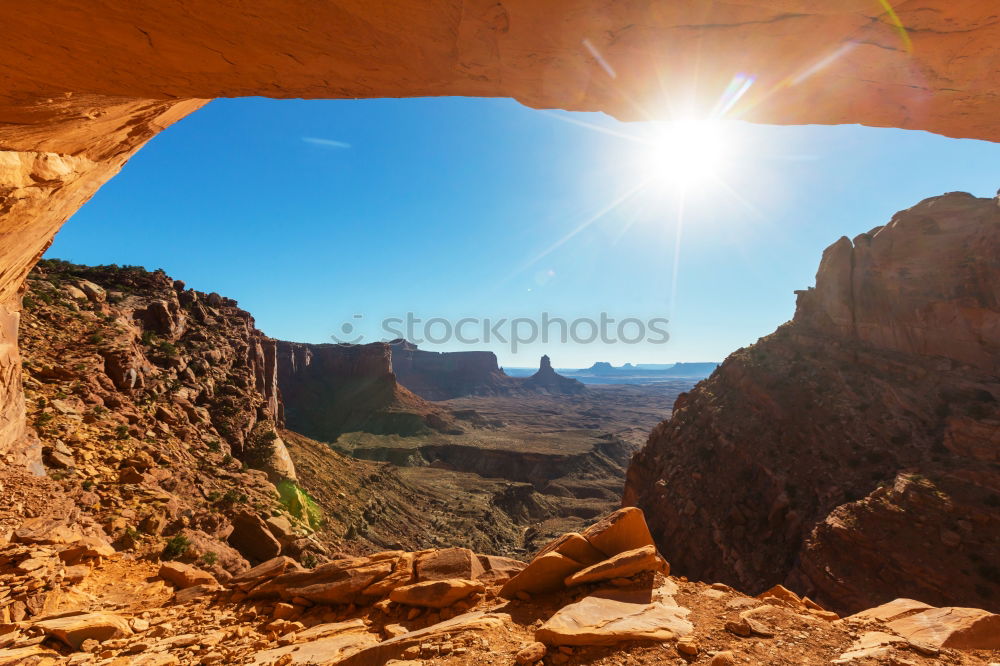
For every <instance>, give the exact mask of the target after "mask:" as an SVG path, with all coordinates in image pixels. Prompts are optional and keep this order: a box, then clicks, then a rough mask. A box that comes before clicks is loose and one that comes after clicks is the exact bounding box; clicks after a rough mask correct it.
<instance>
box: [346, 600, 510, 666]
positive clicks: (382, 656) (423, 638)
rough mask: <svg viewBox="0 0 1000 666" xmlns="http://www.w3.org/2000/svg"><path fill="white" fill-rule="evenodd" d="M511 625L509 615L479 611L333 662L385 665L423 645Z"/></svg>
mask: <svg viewBox="0 0 1000 666" xmlns="http://www.w3.org/2000/svg"><path fill="white" fill-rule="evenodd" d="M510 623H511V619H510V615H507V614H505V613H487V612H484V611H476V612H473V613H465V614H463V615H459V616H458V617H453V618H452V619H450V620H446V621H444V622H438V623H437V624H432V625H431V626H429V627H427V628H425V629H419V630H417V631H411V632H409V633H406V634H403V635H401V636H397V637H395V638H390V639H388V640H385V641H382V642H381V643H378V644H377V645H372V646H370V647H366V648H363V649H361V650H359V651H357V652H354V653H352V654H350V655H347V656H345V657H343V658H342V659H341V660H340V661H334V662H331V666H332V665H333V664H336V665H337V666H373V665H374V664H384V663H386V662H387V661H389V660H391V659H399V658H400V657H401V656H402V654H403V651H404V650H406V648H408V647H411V646H413V645H420V644H421V643H433V642H435V641H437V640H438V639H442V638H443V637H444V636H446V635H447V636H450V637H452V638H453V637H455V636H457V635H459V634H463V633H467V632H474V631H485V630H487V629H497V628H499V627H502V626H504V625H505V624H506V625H509V624H510Z"/></svg>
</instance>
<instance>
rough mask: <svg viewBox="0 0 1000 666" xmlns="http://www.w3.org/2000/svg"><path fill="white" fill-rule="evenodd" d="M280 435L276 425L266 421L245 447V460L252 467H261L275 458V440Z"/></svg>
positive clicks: (251, 435) (254, 431)
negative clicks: (276, 430)
mask: <svg viewBox="0 0 1000 666" xmlns="http://www.w3.org/2000/svg"><path fill="white" fill-rule="evenodd" d="M277 439H278V433H276V432H275V431H274V425H273V424H271V423H268V422H266V421H264V422H261V423H259V424H257V427H255V428H254V429H253V432H251V433H250V436H249V437H247V442H246V444H245V445H244V447H243V460H244V462H246V463H247V464H248V465H250V466H251V467H261V466H263V465H265V464H267V463H268V462H269V461H270V460H271V458H272V457H273V456H274V447H275V444H274V442H275V440H277Z"/></svg>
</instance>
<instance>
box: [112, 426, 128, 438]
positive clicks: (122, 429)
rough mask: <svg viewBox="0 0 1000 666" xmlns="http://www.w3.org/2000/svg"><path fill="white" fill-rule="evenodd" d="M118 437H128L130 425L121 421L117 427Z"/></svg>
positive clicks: (116, 435) (116, 434) (116, 436)
mask: <svg viewBox="0 0 1000 666" xmlns="http://www.w3.org/2000/svg"><path fill="white" fill-rule="evenodd" d="M115 438H116V439H128V426H127V425H125V424H124V423H121V424H119V425H117V426H116V427H115Z"/></svg>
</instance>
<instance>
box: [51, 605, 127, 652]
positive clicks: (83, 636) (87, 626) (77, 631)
mask: <svg viewBox="0 0 1000 666" xmlns="http://www.w3.org/2000/svg"><path fill="white" fill-rule="evenodd" d="M34 626H35V627H37V628H39V629H41V630H42V631H44V632H45V633H46V634H48V635H49V636H54V637H55V638H58V639H59V640H61V641H62V642H63V643H66V645H69V646H70V647H71V648H73V649H74V650H79V649H80V645H81V644H82V643H83V642H84V641H85V640H87V639H88V638H93V639H94V640H96V641H99V642H104V641H107V640H111V639H112V638H121V637H122V636H129V635H131V634H132V630H131V629H130V628H129V626H128V622H126V621H125V619H124V618H121V617H119V616H117V615H115V614H113V613H81V614H79V615H68V616H64V617H57V618H53V619H51V620H41V621H40V622H36V623H35V624H34Z"/></svg>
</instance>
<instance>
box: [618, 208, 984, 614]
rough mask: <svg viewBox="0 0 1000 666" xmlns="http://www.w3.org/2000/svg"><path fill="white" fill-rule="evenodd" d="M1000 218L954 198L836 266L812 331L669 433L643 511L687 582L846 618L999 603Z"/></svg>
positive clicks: (823, 274) (753, 366) (696, 407)
mask: <svg viewBox="0 0 1000 666" xmlns="http://www.w3.org/2000/svg"><path fill="white" fill-rule="evenodd" d="M998 256H1000V207H998V205H997V201H996V200H993V199H977V198H974V197H972V196H971V195H968V194H964V193H951V194H946V195H943V196H940V197H934V198H931V199H927V200H925V201H922V202H921V203H919V204H917V205H916V206H914V207H913V208H910V209H908V210H905V211H902V212H900V213H897V214H896V215H895V216H894V217H893V219H892V220H891V221H890V222H889V223H888V224H887V225H885V226H884V227H878V228H876V229H873V230H872V231H871V232H869V233H867V234H862V235H860V236H858V237H857V238H855V239H854V240H853V241H850V240H848V239H846V238H842V239H840V240H839V241H837V242H836V243H834V244H833V245H832V246H830V247H829V248H828V249H827V250H826V252H825V253H824V255H823V260H822V262H821V264H820V268H819V272H818V274H817V276H816V286H815V288H812V289H809V290H806V291H803V292H799V299H798V308H797V311H796V314H795V318H794V319H793V321H791V322H790V323H788V324H785V325H784V326H782V327H781V328H779V329H778V330H777V331H776V332H775V333H773V334H772V335H769V336H767V337H765V338H762V339H761V340H760V341H758V342H757V343H756V344H754V345H752V346H750V347H748V348H745V349H741V350H738V351H737V352H736V353H734V354H733V355H731V356H730V357H729V358H728V359H727V360H726V361H725V362H724V363H723V364H722V366H721V367H720V368H719V369H718V370H717V371H716V372H715V373H714V374H713V375H712V376H711V377H710V378H709V379H707V380H705V381H704V382H702V383H701V384H699V385H698V386H697V387H696V388H695V389H694V390H693V391H691V392H690V394H685V395H682V397H681V398H680V399H679V400H678V402H677V404H676V405H675V407H674V413H673V417H672V418H671V419H670V420H669V421H666V422H664V423H661V424H660V425H659V426H657V428H656V429H654V431H653V433H652V435H651V436H650V438H649V441H648V443H647V444H646V446H645V448H644V449H643V450H642V451H640V452H639V453H638V454H636V456H635V457H634V459H633V461H632V464H631V467H630V468H629V473H628V480H627V483H626V490H625V503H626V504H635V505H637V506H639V507H641V508H642V509H643V510H644V511H645V512H646V516H647V519H648V521H649V524H650V528H651V530H652V532H653V535H654V537H655V538H656V540H657V543H658V544H660V546H661V548H663V549H664V550H666V551H669V552H670V553H671V554H672V557H671V562H672V563H673V564H674V566H675V570H676V571H677V572H678V573H679V574H686V575H689V576H692V577H696V578H699V579H704V580H723V581H726V582H729V583H732V584H736V585H740V586H741V587H743V588H744V589H749V590H753V591H759V590H763V589H764V588H766V587H768V586H770V585H772V584H774V583H778V582H785V583H786V584H787V585H789V586H790V587H793V588H795V589H796V590H798V591H799V592H803V593H805V594H808V595H809V596H810V597H812V598H814V599H817V600H819V601H820V603H823V604H826V605H828V606H829V607H832V608H835V609H840V610H844V609H851V610H853V609H858V608H861V607H864V606H866V605H869V606H870V605H874V604H877V603H881V602H883V601H886V600H889V599H891V598H893V597H895V596H910V597H913V598H917V599H921V600H924V601H927V602H929V603H949V604H955V605H960V606H982V607H986V608H992V609H997V608H1000V572H998V571H997V570H996V567H995V563H996V562H998V561H1000V543H998V542H997V539H996V535H997V534H1000V464H998V463H1000V402H998V401H1000V380H998V379H997V376H998V372H997V371H998V368H1000V325H998V324H1000V294H998V288H997V285H998V284H1000V262H998V261H997V257H998Z"/></svg>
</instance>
